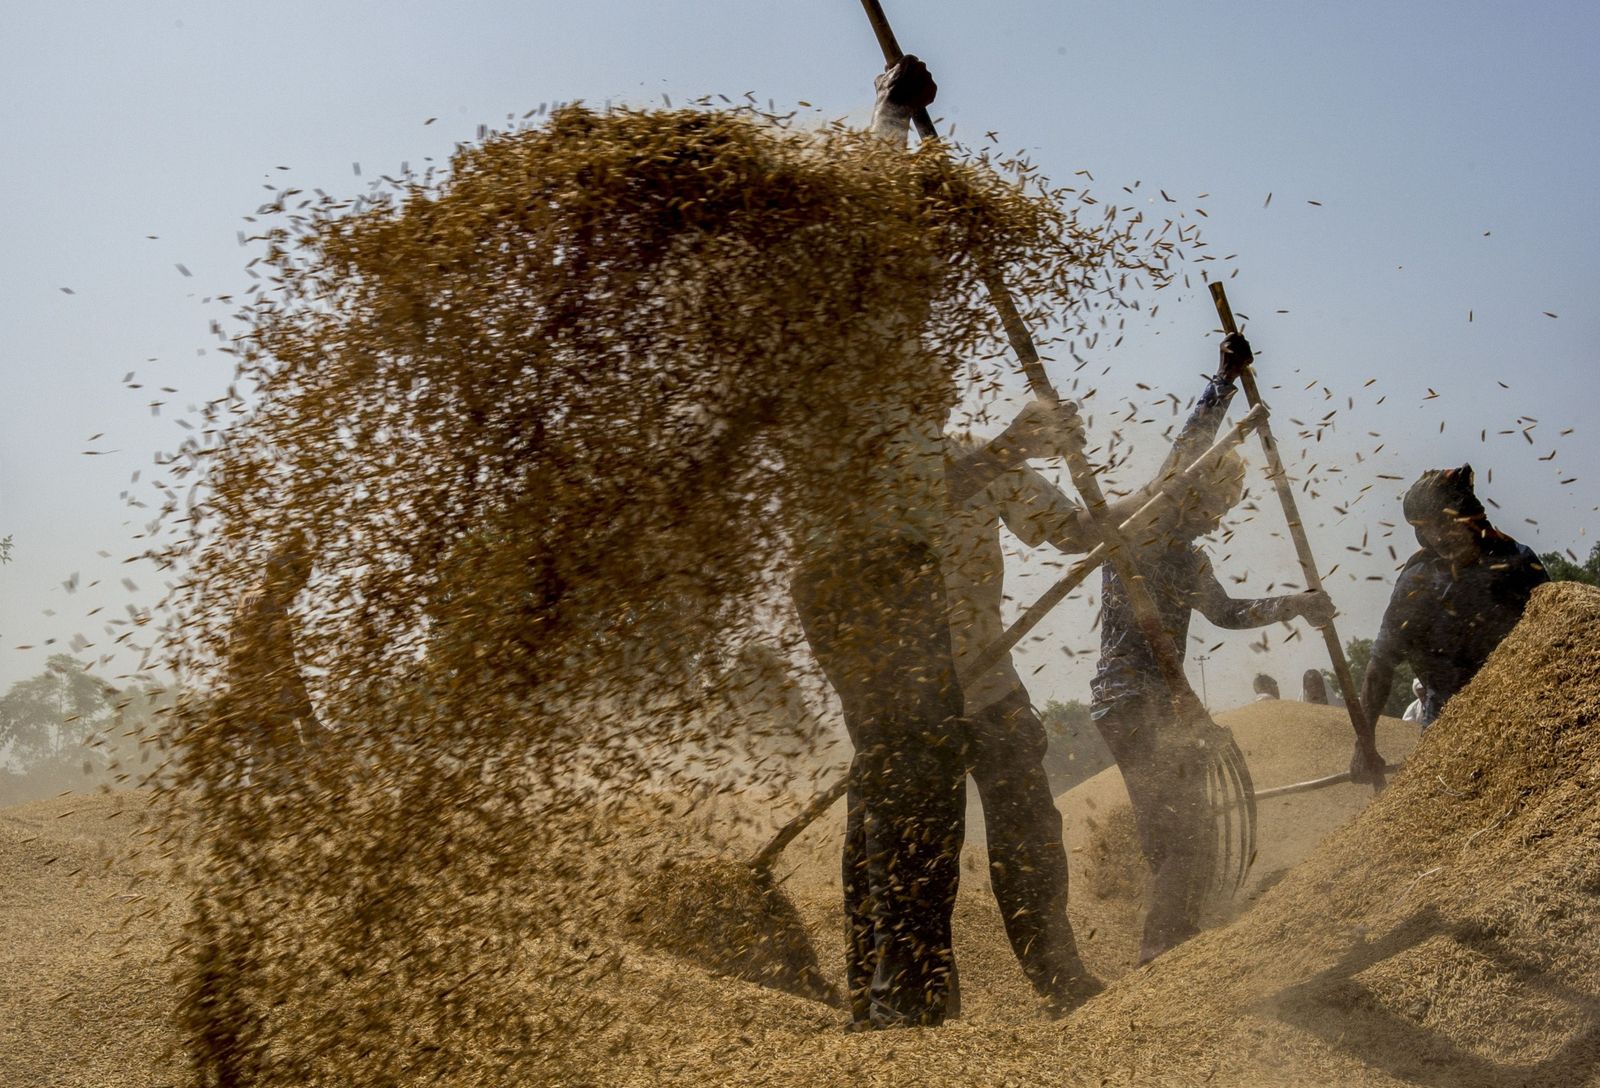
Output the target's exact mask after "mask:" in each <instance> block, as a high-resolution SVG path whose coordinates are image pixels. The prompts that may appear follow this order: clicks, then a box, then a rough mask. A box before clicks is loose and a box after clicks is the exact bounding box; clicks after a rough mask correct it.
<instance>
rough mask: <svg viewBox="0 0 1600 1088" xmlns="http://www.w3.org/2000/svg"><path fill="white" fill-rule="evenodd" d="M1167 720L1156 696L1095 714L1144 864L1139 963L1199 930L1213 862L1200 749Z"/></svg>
mask: <svg viewBox="0 0 1600 1088" xmlns="http://www.w3.org/2000/svg"><path fill="white" fill-rule="evenodd" d="M1170 719H1171V711H1170V709H1169V708H1168V707H1167V706H1166V705H1165V701H1164V700H1162V699H1160V698H1158V697H1154V696H1152V697H1147V698H1138V697H1134V698H1128V699H1124V700H1122V701H1120V702H1118V703H1117V704H1115V705H1114V706H1113V707H1111V708H1109V709H1107V710H1106V711H1105V712H1104V713H1102V714H1101V715H1100V716H1099V717H1097V718H1096V719H1095V724H1096V725H1098V726H1099V727H1100V734H1101V736H1103V737H1104V738H1105V741H1106V744H1107V746H1108V747H1110V749H1111V754H1112V755H1113V756H1115V757H1116V760H1117V766H1118V767H1119V768H1120V769H1121V771H1122V779H1123V781H1124V782H1125V783H1126V784H1127V787H1128V797H1129V800H1130V801H1131V802H1132V804H1133V816H1134V822H1135V824H1136V825H1137V827H1138V830H1139V844H1140V847H1141V849H1142V850H1143V852H1144V856H1145V860H1146V861H1147V862H1148V863H1149V865H1150V876H1151V881H1150V894H1149V897H1148V900H1147V903H1148V910H1147V912H1146V914H1145V926H1144V939H1143V941H1142V942H1141V945H1140V949H1139V962H1140V963H1147V962H1149V961H1150V960H1152V959H1154V958H1155V957H1156V956H1159V955H1160V954H1161V953H1163V952H1165V951H1166V950H1167V949H1169V948H1172V947H1173V946H1175V945H1178V944H1181V943H1182V942H1184V941H1186V940H1188V939H1189V938H1190V937H1192V936H1194V935H1195V934H1196V933H1198V932H1199V931H1200V909H1201V907H1202V905H1203V904H1204V901H1205V895H1206V891H1207V889H1208V888H1209V887H1210V884H1211V878H1212V867H1213V866H1214V865H1215V854H1216V844H1215V841H1214V835H1213V828H1212V822H1211V809H1210V803H1209V800H1208V798H1207V796H1206V767H1207V764H1206V758H1205V754H1204V752H1203V751H1202V750H1201V749H1200V748H1199V747H1198V746H1196V745H1194V744H1193V743H1190V738H1189V737H1187V736H1186V735H1185V734H1183V733H1182V732H1180V731H1179V730H1178V729H1177V728H1176V727H1174V726H1173V725H1172V724H1171V721H1170Z"/></svg>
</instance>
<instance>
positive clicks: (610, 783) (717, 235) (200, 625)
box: [158, 108, 1172, 1086]
mask: <svg viewBox="0 0 1600 1088" xmlns="http://www.w3.org/2000/svg"><path fill="white" fill-rule="evenodd" d="M394 188H395V191H394V193H392V194H383V193H378V194H373V195H369V196H365V197H362V198H359V199H357V200H355V201H339V200H337V199H335V198H333V197H328V196H320V197H319V198H318V199H311V198H304V199H301V200H299V201H298V202H297V201H296V199H295V198H296V197H297V196H301V194H298V193H294V192H285V193H281V194H279V199H278V202H277V204H276V206H275V210H276V211H277V212H278V213H280V214H279V216H278V218H276V219H271V218H270V217H269V225H268V227H267V229H266V230H265V232H264V233H263V234H262V235H261V237H260V239H259V240H260V241H261V242H262V243H263V244H264V246H265V252H264V254H263V258H262V260H263V263H264V267H265V268H266V270H267V271H269V272H270V274H271V275H270V281H269V282H271V283H272V284H273V285H274V290H271V291H268V292H263V293H262V294H261V295H258V296H256V297H255V299H254V300H253V301H252V302H251V304H250V305H249V306H248V307H247V309H245V310H244V311H243V312H242V313H241V315H240V317H241V319H242V321H243V322H244V324H245V332H244V333H243V334H242V335H241V336H240V337H239V338H238V339H237V341H236V343H235V345H234V350H235V351H236V353H237V357H238V359H239V361H240V370H239V378H240V388H241V389H244V390H248V391H249V395H248V396H246V395H245V394H243V393H240V394H237V395H231V396H230V397H229V398H226V399H224V400H222V401H219V402H217V403H215V404H212V405H210V406H208V407H207V409H206V410H205V412H204V419H203V420H202V421H201V423H200V427H199V428H198V429H197V434H198V435H200V436H201V437H197V438H196V439H194V440H193V441H192V442H190V443H189V444H188V445H186V446H185V447H184V448H183V449H181V450H180V451H178V455H177V456H176V457H175V458H174V461H173V463H172V464H171V466H170V467H169V471H170V472H171V474H172V477H173V478H174V479H175V480H182V481H183V482H184V483H190V482H194V483H195V484H197V486H196V487H195V488H193V489H192V490H191V491H190V492H189V498H188V501H187V503H184V502H182V501H181V500H180V499H179V497H178V493H177V492H176V491H174V492H172V502H171V504H170V506H169V508H168V510H167V511H166V515H167V517H168V518H169V519H170V524H171V526H173V527H174V528H176V530H177V531H178V532H179V533H180V534H181V538H180V539H179V540H178V542H177V543H175V544H174V545H173V546H172V548H171V549H170V550H169V551H168V552H167V553H165V554H164V555H163V556H162V558H163V559H165V560H166V561H167V562H169V563H170V564H171V565H172V567H173V568H174V569H176V570H177V571H179V572H181V582H180V584H179V588H178V590H177V592H176V597H175V599H174V601H173V602H172V607H171V623H170V625H169V628H168V639H167V649H168V651H169V652H168V660H167V661H166V662H165V664H167V665H169V666H170V667H172V668H174V669H175V670H176V671H177V672H178V673H179V674H180V675H181V676H182V677H183V678H184V683H185V685H186V686H187V687H188V688H189V689H190V690H191V691H192V692H194V693H196V697H195V698H194V699H192V700H191V701H190V702H189V703H188V704H187V705H186V710H185V712H184V713H181V714H179V715H176V716H175V718H174V720H173V723H172V725H171V727H170V730H169V731H168V733H167V734H166V735H165V736H164V737H163V738H162V739H163V740H164V741H166V742H170V745H171V748H172V750H173V751H174V752H175V753H179V754H180V755H181V758H178V759H176V760H175V761H174V762H173V763H172V765H171V766H169V767H168V768H166V770H165V772H164V773H163V775H161V776H160V777H159V778H158V783H159V785H160V786H161V787H162V790H163V793H164V795H165V796H166V797H168V798H169V799H171V803H172V805H173V808H174V811H173V812H172V813H171V821H172V824H173V826H175V827H182V828H183V829H185V831H186V832H188V833H190V834H191V837H190V839H189V841H188V843H187V845H188V846H189V847H190V848H191V849H190V851H189V853H188V855H187V856H188V858H189V861H190V864H189V868H188V872H187V874H186V879H188V880H189V881H190V885H191V887H192V888H193V891H194V894H193V902H192V904H191V905H190V908H189V910H188V912H187V920H186V923H185V924H186V926H187V928H186V930H185V947H184V950H183V951H184V954H183V956H182V957H180V958H181V960H182V962H183V963H185V964H186V965H187V967H186V974H185V976H184V978H183V980H182V1009H183V1019H182V1031H183V1032H184V1034H185V1037H186V1039H185V1045H186V1047H187V1049H188V1051H189V1053H190V1055H191V1057H192V1059H193V1062H194V1067H195V1072H196V1074H197V1075H198V1076H199V1077H200V1078H202V1079H215V1080H222V1081H228V1080H242V1081H248V1082H250V1083H252V1084H258V1085H263V1086H266V1085H275V1084H295V1085H299V1084H304V1083H310V1082H334V1081H337V1082H352V1083H368V1082H375V1081H378V1080H380V1079H383V1078H392V1077H398V1078H400V1079H416V1080H428V1081H429V1082H431V1083H441V1084H453V1083H471V1084H479V1083H486V1082H493V1083H509V1082H514V1081H518V1080H522V1081H527V1082H534V1081H538V1080H541V1079H542V1080H551V1079H560V1078H561V1077H563V1076H565V1075H566V1074H565V1073H564V1072H563V1071H564V1070H568V1069H570V1068H572V1066H573V1063H578V1064H579V1065H582V1064H584V1063H585V1062H587V1061H588V1060H589V1057H590V1050H589V1040H588V1038H587V1035H588V1033H592V1032H593V1031H595V1030H598V1027H597V1025H603V1024H605V1023H608V1022H610V1021H611V1020H612V1019H614V1014H613V1013H612V1012H611V1011H609V1010H608V1003H610V1002H613V1001H615V1000H619V998H617V997H616V995H614V994H613V993H612V991H611V990H610V989H609V988H607V987H603V986H600V985H598V984H597V982H598V980H600V979H602V978H604V977H606V976H608V975H610V974H613V973H615V972H617V971H619V970H620V969H621V960H622V953H621V951H620V950H619V949H618V948H617V947H615V946H614V945H613V944H612V943H610V941H609V938H608V937H607V935H606V934H607V927H606V920H607V918H608V917H609V916H611V915H614V914H615V912H616V907H617V904H616V903H614V902H613V901H612V900H613V899H614V898H615V896H616V894H617V890H618V889H619V888H623V887H627V886H629V881H627V880H626V879H623V878H622V877H621V876H619V873H618V872H617V869H618V867H619V865H621V864H622V862H621V861H620V860H619V859H624V858H627V857H638V856H639V854H640V853H641V850H640V848H639V847H638V844H637V843H635V844H631V845H630V844H628V843H626V842H624V841H622V840H623V839H625V838H626V834H625V831H626V829H625V828H624V827H623V826H622V825H621V823H620V822H619V821H616V820H611V819H608V818H607V814H608V812H617V811H619V810H620V807H621V806H622V805H624V804H625V803H626V802H627V800H628V798H629V797H630V795H632V794H635V793H638V792H639V791H641V790H644V789H646V788H648V789H650V790H654V791H658V792H664V793H670V792H672V791H673V790H674V789H675V788H678V787H679V786H680V785H681V783H682V782H683V781H684V780H685V779H690V778H694V777H696V775H697V773H698V772H699V771H700V770H704V769H706V768H710V769H712V770H713V771H715V770H716V768H717V767H718V766H719V765H726V762H727V760H729V759H733V758H741V759H742V758H744V755H745V754H747V753H749V752H750V751H751V750H752V748H751V746H750V745H748V744H744V743H741V741H742V739H743V738H740V737H739V736H737V735H730V733H729V730H730V729H731V730H737V729H738V728H739V727H738V725H737V720H736V716H735V718H734V719H730V718H729V717H728V716H727V715H723V714H720V713H719V712H718V710H717V708H718V707H720V706H722V705H724V704H725V703H726V702H727V699H726V698H725V695H726V693H725V692H720V691H719V690H718V689H719V686H720V685H723V684H724V682H725V678H727V677H728V676H730V675H734V674H735V672H736V670H730V669H729V668H728V663H729V662H734V661H737V659H738V657H739V654H740V651H741V647H743V646H745V645H747V644H748V643H750V642H751V641H753V640H757V639H762V640H765V641H768V642H769V643H771V644H772V645H775V646H776V647H778V648H779V649H778V653H779V654H780V655H789V656H793V651H794V647H795V645H796V641H797V640H796V638H795V633H794V624H793V621H792V618H791V616H790V614H789V609H788V605H787V602H786V599H785V592H784V587H785V586H786V584H787V580H788V575H789V573H790V571H791V569H792V564H793V561H794V553H793V548H792V544H793V542H794V541H795V539H797V538H802V539H803V538H805V537H806V536H807V534H808V532H811V531H814V530H816V529H818V528H819V527H821V528H823V529H824V530H826V528H827V527H829V526H833V525H837V524H839V523H840V521H841V520H844V519H847V518H848V517H850V516H851V515H852V513H857V512H859V510H860V509H867V510H877V509H880V508H881V507H882V506H883V504H884V503H886V502H887V501H888V499H889V496H888V495H886V494H885V491H884V487H883V486H882V485H883V476H884V474H883V473H881V471H879V470H880V469H881V467H882V462H883V460H884V458H885V457H886V456H887V454H886V452H885V450H886V442H887V435H886V430H887V429H886V428H884V427H874V426H870V425H864V420H873V419H878V420H894V419H897V418H901V417H903V416H905V415H906V414H908V413H910V414H918V415H925V414H927V413H928V412H929V411H930V410H931V409H934V408H936V406H937V405H938V404H940V403H942V402H943V399H944V398H945V397H946V396H947V391H948V389H949V385H950V382H951V380H952V378H953V376H954V375H955V374H956V373H957V371H958V370H960V369H962V368H964V367H965V366H966V365H968V364H969V363H970V364H971V365H972V366H973V367H974V369H975V370H976V372H977V376H978V377H979V378H980V379H981V380H985V381H990V380H994V379H995V378H997V376H998V374H997V371H996V367H998V366H1001V365H1003V364H997V363H993V362H992V361H993V360H996V359H997V358H998V357H999V355H1000V351H999V346H1000V343H1001V336H1000V329H999V328H998V325H997V321H996V319H995V318H994V317H993V315H992V313H991V310H990V306H989V303H988V301H987V297H986V293H985V289H984V286H983V284H984V278H985V273H986V272H988V271H990V270H996V269H998V270H1002V271H1003V273H1004V275H1005V277H1006V278H1007V280H1008V281H1009V282H1010V283H1011V284H1012V286H1013V287H1014V288H1015V289H1016V291H1017V294H1018V296H1019V298H1021V299H1023V300H1025V308H1026V309H1027V310H1028V311H1029V314H1028V316H1029V317H1030V319H1032V318H1037V317H1039V316H1040V315H1048V317H1049V318H1050V319H1051V321H1053V322H1054V323H1055V324H1054V326H1053V327H1054V328H1055V329H1056V330H1057V332H1058V333H1059V337H1060V338H1063V339H1066V338H1070V337H1072V336H1075V335H1077V334H1078V333H1081V332H1084V331H1087V330H1089V329H1090V328H1091V327H1093V328H1094V330H1095V332H1096V334H1098V329H1099V327H1101V326H1104V325H1108V324H1109V323H1110V322H1111V321H1113V320H1115V318H1116V316H1117V313H1116V311H1117V310H1118V308H1119V307H1121V306H1122V305H1123V301H1122V300H1123V298H1124V297H1125V293H1128V292H1132V291H1134V290H1136V289H1138V288H1139V287H1141V286H1148V285H1151V284H1155V285H1159V284H1160V282H1162V279H1163V275H1164V272H1163V268H1164V262H1165V261H1166V259H1167V258H1168V256H1169V255H1170V252H1171V250H1172V245H1171V243H1169V242H1166V241H1164V240H1162V239H1161V238H1160V237H1158V236H1156V235H1155V232H1151V231H1148V230H1146V229H1145V228H1143V227H1142V226H1141V225H1140V220H1139V217H1138V216H1137V215H1136V214H1125V213H1126V212H1127V210H1125V209H1115V208H1108V207H1105V206H1103V205H1098V204H1096V203H1093V202H1087V203H1085V204H1083V206H1082V210H1083V211H1084V220H1085V221H1083V222H1080V220H1079V211H1080V208H1079V205H1078V200H1079V197H1078V195H1077V194H1070V193H1065V192H1063V193H1054V192H1049V191H1047V190H1045V189H1044V187H1043V186H1042V185H1040V184H1039V183H1038V179H1037V178H1035V177H1033V176H1032V175H1030V174H1028V173H1026V172H1025V171H1024V172H1023V173H1022V174H1020V175H1019V176H1017V177H1014V178H1002V177H1001V176H1000V175H998V174H996V173H995V172H993V171H992V170H990V169H989V167H988V165H987V164H986V163H983V162H981V161H979V162H963V161H961V160H960V159H958V158H956V157H953V156H951V155H949V154H946V153H944V152H942V151H939V150H937V149H925V150H923V151H921V152H919V153H915V154H906V153H904V152H903V151H900V150H898V149H892V148H888V147H886V146H884V145H882V144H880V143H878V142H877V141H875V140H873V139H870V138H868V137H865V136H862V135H858V134H851V133H848V132H845V131H842V130H827V131H823V132H820V133H812V134H800V133H796V132H791V131H788V130H786V129H784V128H783V127H781V126H779V125H775V124H772V123H768V122H767V121H763V120H762V119H761V118H759V117H756V116H754V115H752V114H750V113H748V112H714V111H707V110H687V111H671V112H662V113H639V112H627V111H615V112H607V113H603V114H602V113H594V112H590V111H586V110H583V109H576V108H574V109H566V110H561V111H558V112H556V113H555V114H554V115H553V116H552V117H551V118H550V119H549V121H548V122H547V123H542V124H540V125H538V126H536V127H531V128H527V129H524V130H521V131H517V132H514V133H504V134H496V135H494V136H491V137H490V138H488V139H486V140H485V141H483V142H481V143H480V144H477V145H470V146H464V147H462V148H461V150H459V152H458V153H457V155H456V156H455V157H454V159H453V161H452V163H451V165H450V168H449V170H448V171H447V172H445V173H443V174H441V175H438V176H434V175H433V174H432V173H430V174H429V175H428V176H426V177H420V178H418V177H406V178H403V179H401V180H400V181H398V182H396V183H395V186H394ZM1046 342H1047V343H1048V339H1047V341H1046ZM986 362H989V366H988V369H987V370H985V363H986ZM235 416H237V418H233V417H235ZM269 556H272V557H274V560H273V562H274V564H275V566H274V567H273V569H274V570H278V571H280V573H281V572H282V571H286V570H300V571H302V576H304V568H308V569H309V580H308V581H307V582H305V586H304V591H303V592H300V586H299V584H298V583H295V584H293V592H294V600H293V603H292V607H291V606H290V603H289V602H287V601H284V602H278V603H277V604H274V603H273V602H272V600H271V598H270V593H269V594H267V595H265V596H262V595H256V596H252V597H250V598H249V601H251V602H252V604H251V605H250V607H251V608H254V609H255V612H254V613H252V614H254V615H256V616H257V617H258V618H260V619H262V621H263V625H264V626H263V629H264V630H265V631H267V633H268V634H269V635H270V637H267V638H263V639H260V640H255V643H254V644H255V646H256V647H257V652H254V653H242V652H240V646H239V644H238V643H239V641H240V640H239V639H238V637H237V635H238V629H237V628H236V627H234V617H235V616H236V615H238V614H241V613H239V612H238V611H237V609H238V607H239V602H240V600H241V598H244V597H245V595H246V591H247V590H249V589H250V588H251V587H253V586H256V585H257V584H258V583H259V582H260V580H261V578H262V572H263V570H265V569H267V567H268V557H269ZM230 643H232V644H231V645H230ZM263 658H271V659H270V660H264V659H263ZM302 671H303V672H304V674H305V675H306V677H307V684H306V685H304V686H301V685H300V683H299V676H298V673H299V672H302ZM288 703H293V704H294V707H295V709H294V714H295V715H296V717H295V719H294V721H293V722H292V723H290V727H287V728H285V727H282V726H281V724H273V723H276V722H277V721H278V719H280V718H283V717H285V715H286V714H287V713H288V711H286V710H285V705H286V704H288ZM312 718H316V719H318V721H312V720H311V719H312ZM730 722H731V724H730ZM789 728H791V729H792V731H793V732H794V734H795V735H794V736H793V737H789V738H784V739H783V743H779V744H773V745H768V746H767V748H766V750H767V751H769V752H793V751H795V750H797V747H803V746H804V745H805V744H806V743H807V742H809V741H810V740H813V739H814V731H810V729H809V726H807V725H805V723H803V722H795V723H791V726H790V727H789ZM296 737H304V738H307V739H308V743H307V744H306V746H304V747H302V746H300V745H299V744H298V743H296V742H294V741H293V738H296ZM791 742H792V743H791ZM729 753H731V754H729ZM796 769H797V768H796V767H795V765H794V761H793V760H788V761H782V760H770V761H768V762H767V763H766V764H765V766H764V768H763V769H762V770H760V771H758V773H757V775H756V776H755V778H754V779H753V780H752V779H751V778H749V777H735V778H732V779H726V778H724V779H723V781H724V782H726V787H725V788H729V789H732V788H744V789H759V788H769V787H770V788H776V789H781V788H783V787H784V786H785V785H786V778H787V776H789V775H791V774H793V773H794V772H795V771H796ZM713 777H714V778H715V777H717V776H716V775H713ZM763 778H765V779H766V781H763V780H762V779H763ZM180 810H181V811H180ZM705 845H707V844H704V843H702V844H701V846H702V848H704V846H705ZM710 845H712V846H714V845H715V843H712V844H710ZM654 860H659V859H658V858H655V859H652V861H654ZM734 898H735V901H739V902H742V901H743V900H742V899H740V897H738V896H735V897H734ZM773 917H775V916H773ZM647 932H659V930H647ZM530 978H532V979H537V980H538V983H537V987H538V989H539V993H540V995H541V996H540V997H538V998H537V999H531V998H530V997H529V991H528V989H527V986H528V982H527V980H528V979H530Z"/></svg>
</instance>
